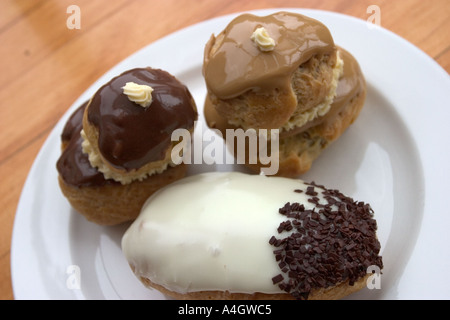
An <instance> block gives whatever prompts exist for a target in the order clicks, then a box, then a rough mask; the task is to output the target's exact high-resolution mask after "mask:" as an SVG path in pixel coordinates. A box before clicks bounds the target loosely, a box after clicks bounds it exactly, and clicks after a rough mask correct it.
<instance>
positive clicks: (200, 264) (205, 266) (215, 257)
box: [122, 172, 321, 293]
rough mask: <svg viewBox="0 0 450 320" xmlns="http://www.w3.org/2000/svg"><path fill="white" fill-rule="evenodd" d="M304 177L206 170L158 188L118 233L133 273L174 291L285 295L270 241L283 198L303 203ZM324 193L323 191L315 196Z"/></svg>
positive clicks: (305, 197)
mask: <svg viewBox="0 0 450 320" xmlns="http://www.w3.org/2000/svg"><path fill="white" fill-rule="evenodd" d="M306 188H307V186H306V185H305V184H304V183H303V181H301V180H294V179H287V178H280V177H266V176H263V175H247V174H243V173H237V172H229V173H220V172H213V173H204V174H200V175H196V176H191V177H188V178H185V179H183V180H180V181H178V182H175V183H173V184H171V185H170V186H168V187H166V188H164V189H162V190H160V191H158V192H157V193H156V194H155V195H153V196H152V197H151V198H150V199H149V200H148V201H147V203H146V204H145V205H144V207H143V210H142V212H141V214H140V216H139V217H138V218H137V219H136V220H135V221H134V222H133V224H132V225H131V226H130V227H129V229H128V230H127V231H126V233H125V234H124V236H123V238H122V250H123V252H124V255H125V257H126V259H127V260H128V262H129V263H130V265H132V266H133V267H134V268H135V273H136V275H137V276H143V277H146V278H148V279H149V280H150V281H152V282H153V283H156V284H159V285H162V286H164V287H165V288H166V289H168V290H170V291H174V292H179V293H186V292H195V291H215V290H218V291H229V292H240V293H254V292H262V293H282V292H283V291H282V290H280V289H279V288H278V286H277V285H274V284H273V282H272V278H273V277H274V276H276V275H278V274H279V273H280V269H279V267H278V265H277V262H276V260H275V256H274V254H273V250H274V248H273V247H272V246H271V245H270V244H269V240H270V238H271V237H272V236H274V235H275V236H276V235H277V228H278V226H279V225H280V223H281V222H283V221H285V220H286V217H285V216H283V215H281V214H280V213H279V209H280V208H282V207H283V206H284V205H285V204H286V203H288V202H290V203H293V202H299V203H303V204H304V206H305V208H306V209H312V208H313V207H314V205H313V204H311V203H309V202H308V201H307V196H306V195H305V193H304V192H303V193H296V192H294V190H297V189H301V190H306ZM318 197H321V193H319V194H318Z"/></svg>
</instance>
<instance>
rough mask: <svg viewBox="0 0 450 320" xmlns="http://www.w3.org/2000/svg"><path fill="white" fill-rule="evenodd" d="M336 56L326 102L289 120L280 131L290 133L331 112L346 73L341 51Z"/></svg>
mask: <svg viewBox="0 0 450 320" xmlns="http://www.w3.org/2000/svg"><path fill="white" fill-rule="evenodd" d="M336 54H337V60H336V66H335V67H334V68H333V80H332V82H331V85H330V91H329V93H328V95H327V96H326V97H325V100H324V101H323V102H322V103H320V104H319V105H317V106H316V107H314V108H313V109H312V110H308V111H305V112H303V113H300V114H298V115H295V116H293V117H292V118H291V119H289V121H288V122H286V124H285V125H284V126H283V127H281V130H280V131H281V132H283V131H289V130H292V129H294V128H296V127H301V126H303V125H305V124H306V123H308V122H310V121H312V120H314V119H316V118H318V117H322V116H324V115H325V114H327V112H328V111H330V108H331V104H332V103H333V100H334V98H335V97H336V89H337V86H338V83H339V78H340V77H341V75H342V73H343V72H344V60H342V58H341V57H340V54H339V50H338V51H337V53H336Z"/></svg>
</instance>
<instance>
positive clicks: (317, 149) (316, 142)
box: [204, 47, 366, 177]
mask: <svg viewBox="0 0 450 320" xmlns="http://www.w3.org/2000/svg"><path fill="white" fill-rule="evenodd" d="M338 50H339V55H340V56H341V57H342V60H343V64H344V68H343V73H342V74H341V76H340V78H339V82H338V86H337V90H336V96H335V98H334V100H333V103H332V104H331V106H330V110H329V111H328V112H327V113H326V114H325V115H323V116H319V117H317V118H315V119H314V120H312V121H309V122H308V123H307V124H305V125H304V126H302V127H297V128H295V129H292V130H290V131H287V132H281V133H280V135H279V154H278V156H279V170H278V173H277V175H278V176H285V177H295V176H298V175H300V174H302V173H305V172H307V171H308V170H309V169H310V168H311V166H312V164H313V162H314V160H315V159H316V158H317V157H318V156H319V155H320V154H321V152H322V151H323V150H324V149H325V148H326V147H327V146H329V145H330V144H331V143H332V142H334V141H335V140H337V139H338V138H339V137H340V136H341V135H342V134H343V133H344V132H345V130H346V129H347V128H348V127H349V126H350V125H351V124H352V123H353V122H354V121H355V120H356V119H357V117H358V116H359V113H360V112H361V110H362V108H363V106H364V102H365V99H366V81H365V78H364V75H363V73H362V72H361V68H360V66H359V64H358V62H357V61H356V59H355V58H354V57H353V56H352V55H351V54H350V53H349V52H348V51H347V50H345V49H343V48H341V47H338ZM204 113H205V119H206V123H207V125H208V126H209V127H210V128H213V129H218V130H220V131H221V133H222V135H223V136H224V137H225V136H226V133H225V131H226V130H227V129H237V128H238V127H235V126H232V125H230V124H229V123H228V122H227V121H226V119H224V118H223V117H221V116H220V114H219V113H218V112H217V110H216V109H215V108H214V105H213V104H212V103H211V102H210V100H209V98H208V97H207V99H206V102H205V110H204ZM267 145H268V153H269V154H270V153H271V152H272V151H271V150H270V146H271V145H270V144H267ZM230 151H231V152H232V153H233V154H237V150H235V149H233V150H230ZM248 154H249V153H248V150H246V152H245V155H246V156H247V159H248ZM245 164H246V166H247V167H249V168H251V169H253V170H254V171H255V172H258V171H259V170H260V169H261V167H264V166H265V165H264V164H261V162H259V161H258V162H256V163H250V162H249V161H248V160H246V161H245Z"/></svg>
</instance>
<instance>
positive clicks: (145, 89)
mask: <svg viewBox="0 0 450 320" xmlns="http://www.w3.org/2000/svg"><path fill="white" fill-rule="evenodd" d="M122 89H123V93H124V94H125V95H127V96H128V99H129V100H130V101H133V102H134V103H136V104H138V105H140V106H141V107H143V108H148V107H149V106H150V105H151V104H152V101H153V99H152V92H153V88H152V87H150V86H147V85H144V84H137V83H135V82H127V83H126V84H125V86H123V87H122Z"/></svg>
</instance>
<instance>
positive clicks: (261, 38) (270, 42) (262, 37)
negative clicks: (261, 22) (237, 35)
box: [251, 27, 275, 52]
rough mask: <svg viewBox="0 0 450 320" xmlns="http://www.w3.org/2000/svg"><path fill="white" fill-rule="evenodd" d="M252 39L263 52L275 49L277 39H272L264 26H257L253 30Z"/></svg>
mask: <svg viewBox="0 0 450 320" xmlns="http://www.w3.org/2000/svg"><path fill="white" fill-rule="evenodd" d="M251 39H252V41H253V42H255V43H256V45H257V46H258V48H259V50H261V51H263V52H269V51H273V49H274V48H275V40H274V39H272V38H271V37H270V35H269V33H268V32H267V30H266V29H265V28H264V27H261V28H257V29H256V30H255V32H253V34H252V36H251Z"/></svg>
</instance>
